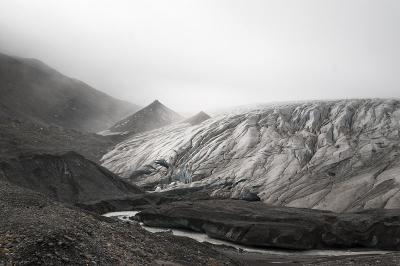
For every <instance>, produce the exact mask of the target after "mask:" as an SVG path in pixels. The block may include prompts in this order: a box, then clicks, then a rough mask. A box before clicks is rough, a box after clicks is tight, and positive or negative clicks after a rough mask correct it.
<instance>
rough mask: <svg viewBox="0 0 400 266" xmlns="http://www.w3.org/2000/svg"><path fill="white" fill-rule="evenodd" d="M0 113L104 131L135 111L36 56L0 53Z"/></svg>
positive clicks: (132, 105) (67, 126)
mask: <svg viewBox="0 0 400 266" xmlns="http://www.w3.org/2000/svg"><path fill="white" fill-rule="evenodd" d="M0 94H1V97H0V112H2V113H3V115H8V116H10V117H12V118H19V119H25V120H28V121H33V122H35V123H41V124H50V125H58V126H62V127H65V128H71V129H76V130H80V131H86V132H97V131H100V130H104V129H106V128H108V127H109V126H111V125H112V124H113V123H115V122H117V121H118V120H120V119H122V118H124V117H125V116H127V115H129V114H131V113H132V112H134V111H136V110H138V106H137V105H134V104H131V103H128V102H125V101H121V100H117V99H115V98H112V97H111V96H109V95H107V94H105V93H103V92H100V91H97V90H95V89H93V88H92V87H90V86H89V85H87V84H85V83H84V82H82V81H79V80H76V79H72V78H69V77H66V76H64V75H62V74H61V73H59V72H57V71H56V70H54V69H52V68H50V67H49V66H47V65H45V64H44V63H42V62H40V61H39V60H36V59H27V58H18V57H13V56H8V55H4V54H0Z"/></svg>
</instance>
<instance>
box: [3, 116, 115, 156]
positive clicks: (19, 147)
mask: <svg viewBox="0 0 400 266" xmlns="http://www.w3.org/2000/svg"><path fill="white" fill-rule="evenodd" d="M121 140H122V139H121V138H120V137H119V136H100V135H97V134H95V133H83V132H80V131H76V130H73V129H66V128H62V127H59V126H51V125H41V124H37V123H33V122H31V121H21V120H19V119H14V118H9V117H1V116H0V158H15V157H18V156H20V155H22V154H23V155H27V154H38V153H48V154H54V153H60V152H64V153H65V152H68V151H76V152H78V153H80V154H82V155H84V156H85V157H86V158H88V159H90V160H93V161H95V162H99V160H100V159H101V157H102V156H103V155H104V154H105V153H106V152H107V151H108V150H109V149H110V148H111V147H113V146H114V145H115V144H117V143H118V142H119V141H121Z"/></svg>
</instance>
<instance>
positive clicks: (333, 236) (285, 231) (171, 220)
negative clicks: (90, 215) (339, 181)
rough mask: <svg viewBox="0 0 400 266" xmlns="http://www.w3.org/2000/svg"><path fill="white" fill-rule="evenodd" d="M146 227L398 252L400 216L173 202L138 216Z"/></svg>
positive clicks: (279, 244) (288, 244)
mask: <svg viewBox="0 0 400 266" xmlns="http://www.w3.org/2000/svg"><path fill="white" fill-rule="evenodd" d="M137 216H139V219H140V221H142V222H143V223H144V224H145V225H148V226H155V227H163V228H179V229H187V230H193V231H196V232H201V233H206V234H207V235H209V236H210V237H214V238H218V239H223V240H228V241H232V242H235V243H238V244H243V245H248V246H259V247H270V248H271V247H272V248H285V249H297V250H306V249H323V248H361V247H362V248H370V249H388V250H400V243H399V241H398V235H399V233H400V210H398V209H396V210H384V209H375V210H364V211H360V212H355V213H345V214H337V213H333V212H329V211H321V210H310V209H300V208H289V207H276V206H268V205H266V204H263V203H261V202H248V201H242V200H205V201H187V202H173V203H169V204H164V205H161V206H157V207H151V208H147V209H144V210H143V211H141V212H140V213H138V214H137Z"/></svg>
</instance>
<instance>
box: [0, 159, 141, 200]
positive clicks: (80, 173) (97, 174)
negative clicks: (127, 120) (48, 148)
mask: <svg viewBox="0 0 400 266" xmlns="http://www.w3.org/2000/svg"><path fill="white" fill-rule="evenodd" d="M0 179H2V180H7V181H8V182H10V183H13V184H15V185H18V186H21V187H25V188H29V189H32V190H35V191H38V192H41V193H43V194H45V195H47V196H49V197H51V198H53V199H55V200H57V201H60V202H66V203H73V204H74V203H82V202H86V201H93V200H100V199H101V200H105V199H107V198H108V199H110V198H114V197H126V196H133V195H136V194H140V193H143V191H142V190H141V189H139V188H137V187H136V186H134V185H131V184H128V183H126V182H124V181H122V180H121V179H120V178H119V177H118V176H116V175H115V174H113V173H111V172H110V171H108V170H107V169H105V168H103V167H101V166H99V165H97V164H95V163H94V162H91V161H89V160H87V159H85V158H84V157H83V156H81V155H79V154H77V153H75V152H68V153H65V154H61V155H49V154H40V155H32V156H20V157H18V158H14V159H8V160H4V159H3V160H0Z"/></svg>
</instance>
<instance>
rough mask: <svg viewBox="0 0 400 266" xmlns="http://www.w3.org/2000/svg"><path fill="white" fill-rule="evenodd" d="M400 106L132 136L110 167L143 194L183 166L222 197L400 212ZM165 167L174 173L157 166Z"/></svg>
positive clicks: (290, 108)
mask: <svg viewBox="0 0 400 266" xmlns="http://www.w3.org/2000/svg"><path fill="white" fill-rule="evenodd" d="M399 123H400V102H399V101H397V100H381V99H368V100H342V101H325V102H308V103H292V104H283V105H280V106H277V105H274V106H270V107H265V108H263V109H261V110H253V111H246V112H242V113H239V114H231V115H223V116H217V117H214V118H211V119H208V120H206V121H204V122H203V123H201V124H199V125H196V126H190V125H189V124H185V123H182V124H174V125H172V126H167V127H164V128H161V129H157V130H154V131H151V132H147V133H144V134H138V135H134V136H132V137H131V138H130V139H128V140H126V141H124V142H122V143H120V144H118V145H117V146H116V147H115V148H114V149H113V150H112V151H110V152H109V153H107V154H106V155H104V157H103V159H102V162H103V166H105V167H107V168H108V169H110V170H111V171H114V172H116V173H118V174H120V175H122V176H123V177H125V178H130V179H131V180H132V182H135V183H136V184H138V185H141V186H146V185H150V186H153V187H155V186H157V185H158V184H159V183H168V182H172V181H173V180H174V179H173V177H174V175H176V174H177V173H178V172H179V171H182V169H183V168H185V169H187V171H188V172H189V173H190V175H191V178H192V180H193V183H191V184H186V185H182V186H204V185H207V186H208V187H209V188H210V189H211V190H212V194H213V195H214V196H218V197H230V198H242V199H247V198H249V197H250V198H251V197H253V196H254V195H258V197H259V198H260V199H261V200H262V201H264V202H266V203H270V204H275V205H283V206H292V207H306V208H317V209H326V210H333V211H339V212H342V211H351V210H352V211H354V210H359V209H365V208H381V207H385V208H398V207H400V194H399V191H400V161H399V159H398V155H399V140H400V134H399V132H400V131H399V130H400V124H399ZM160 159H165V160H166V161H167V162H168V164H169V167H162V166H160V165H158V164H155V163H154V161H156V160H160Z"/></svg>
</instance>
